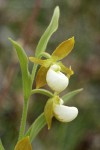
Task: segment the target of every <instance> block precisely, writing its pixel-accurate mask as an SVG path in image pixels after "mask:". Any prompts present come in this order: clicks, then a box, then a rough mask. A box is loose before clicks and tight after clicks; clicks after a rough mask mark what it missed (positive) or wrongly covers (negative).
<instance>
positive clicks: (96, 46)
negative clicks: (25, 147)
mask: <svg viewBox="0 0 100 150" xmlns="http://www.w3.org/2000/svg"><path fill="white" fill-rule="evenodd" d="M57 5H58V6H59V7H60V11H61V14H60V21H59V28H58V30H57V32H56V33H55V34H54V35H53V36H52V38H51V39H50V41H49V44H48V47H47V51H48V52H49V53H52V51H53V50H54V49H55V48H56V46H57V45H58V44H59V43H61V42H62V41H64V40H65V39H68V38H70V37H72V36H73V35H74V36H75V47H74V50H73V51H72V53H71V54H70V55H69V56H68V57H66V59H64V60H63V62H64V64H65V65H67V66H69V65H71V66H72V68H73V70H74V71H75V74H74V76H72V77H71V79H70V84H69V86H68V88H67V90H65V91H64V92H63V93H62V95H63V94H64V93H67V92H69V91H72V90H75V89H78V88H82V87H83V88H84V91H82V92H81V93H80V94H79V95H77V96H76V97H74V98H73V99H72V100H70V101H69V102H68V103H67V105H69V106H70V105H73V106H76V107H78V109H79V115H78V117H77V118H76V119H75V120H74V121H72V122H70V123H68V124H63V123H60V122H58V121H57V120H55V119H54V120H53V124H52V128H51V130H50V131H48V130H47V126H46V127H45V128H44V129H43V130H42V131H41V132H40V133H39V135H38V136H37V137H36V139H35V140H34V142H33V149H35V150H46V149H48V150H100V0H62V1H60V0H54V1H53V0H52V1H51V0H20V1H19V0H0V137H1V139H2V142H3V144H4V145H5V148H6V149H7V150H12V149H13V146H14V145H15V143H16V140H17V137H18V130H19V125H20V118H21V111H22V104H23V93H22V81H21V72H20V66H19V62H18V58H17V55H16V52H15V50H13V48H12V45H11V43H10V42H9V40H8V37H11V38H13V39H14V40H16V41H19V42H20V43H21V44H22V45H23V47H24V49H25V51H26V53H27V54H28V56H30V55H34V51H35V48H36V45H37V43H38V41H39V39H40V37H41V35H42V34H43V32H44V31H45V29H46V28H47V26H48V24H49V22H50V20H51V17H52V14H53V10H54V8H55V7H56V6H57ZM30 68H31V64H30ZM33 88H35V84H34V86H33ZM46 100H47V97H46V96H43V95H39V94H38V95H37V94H36V95H34V96H32V97H31V99H30V106H29V111H28V118H27V127H28V126H29V125H30V124H31V123H32V122H33V121H34V120H35V118H36V117H37V116H39V115H40V114H41V112H43V109H44V105H45V103H46Z"/></svg>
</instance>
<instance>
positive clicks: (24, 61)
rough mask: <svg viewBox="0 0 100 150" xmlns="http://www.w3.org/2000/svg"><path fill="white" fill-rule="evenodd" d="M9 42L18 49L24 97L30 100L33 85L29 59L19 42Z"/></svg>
mask: <svg viewBox="0 0 100 150" xmlns="http://www.w3.org/2000/svg"><path fill="white" fill-rule="evenodd" d="M9 40H10V41H11V43H12V44H13V46H14V48H15V49H16V52H17V55H18V58H19V62H20V67H21V71H22V79H23V89H24V97H25V98H26V99H28V97H29V95H30V92H31V85H32V80H31V75H30V73H29V71H28V57H27V55H26V53H25V51H24V50H23V48H22V47H21V46H20V45H19V44H18V43H17V42H15V41H13V40H12V39H11V38H9Z"/></svg>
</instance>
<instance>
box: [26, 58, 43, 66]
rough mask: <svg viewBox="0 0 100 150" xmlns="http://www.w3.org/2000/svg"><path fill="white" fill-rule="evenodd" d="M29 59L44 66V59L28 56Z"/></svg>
mask: <svg viewBox="0 0 100 150" xmlns="http://www.w3.org/2000/svg"><path fill="white" fill-rule="evenodd" d="M29 60H30V61H31V62H34V63H36V64H39V65H42V66H46V60H42V59H39V58H35V57H29Z"/></svg>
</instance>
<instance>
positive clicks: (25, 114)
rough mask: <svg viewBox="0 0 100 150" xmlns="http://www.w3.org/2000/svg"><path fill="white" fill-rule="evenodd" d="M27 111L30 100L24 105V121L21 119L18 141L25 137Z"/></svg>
mask: <svg viewBox="0 0 100 150" xmlns="http://www.w3.org/2000/svg"><path fill="white" fill-rule="evenodd" d="M27 110H28V100H25V101H24V105H23V112H22V119H21V125H20V131H19V138H18V140H21V139H22V138H23V136H24V132H25V126H26V119H27Z"/></svg>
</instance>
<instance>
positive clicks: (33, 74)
mask: <svg viewBox="0 0 100 150" xmlns="http://www.w3.org/2000/svg"><path fill="white" fill-rule="evenodd" d="M37 66H38V65H37V64H34V66H33V69H32V75H31V76H32V83H33V82H34V78H35V74H36V70H37Z"/></svg>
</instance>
